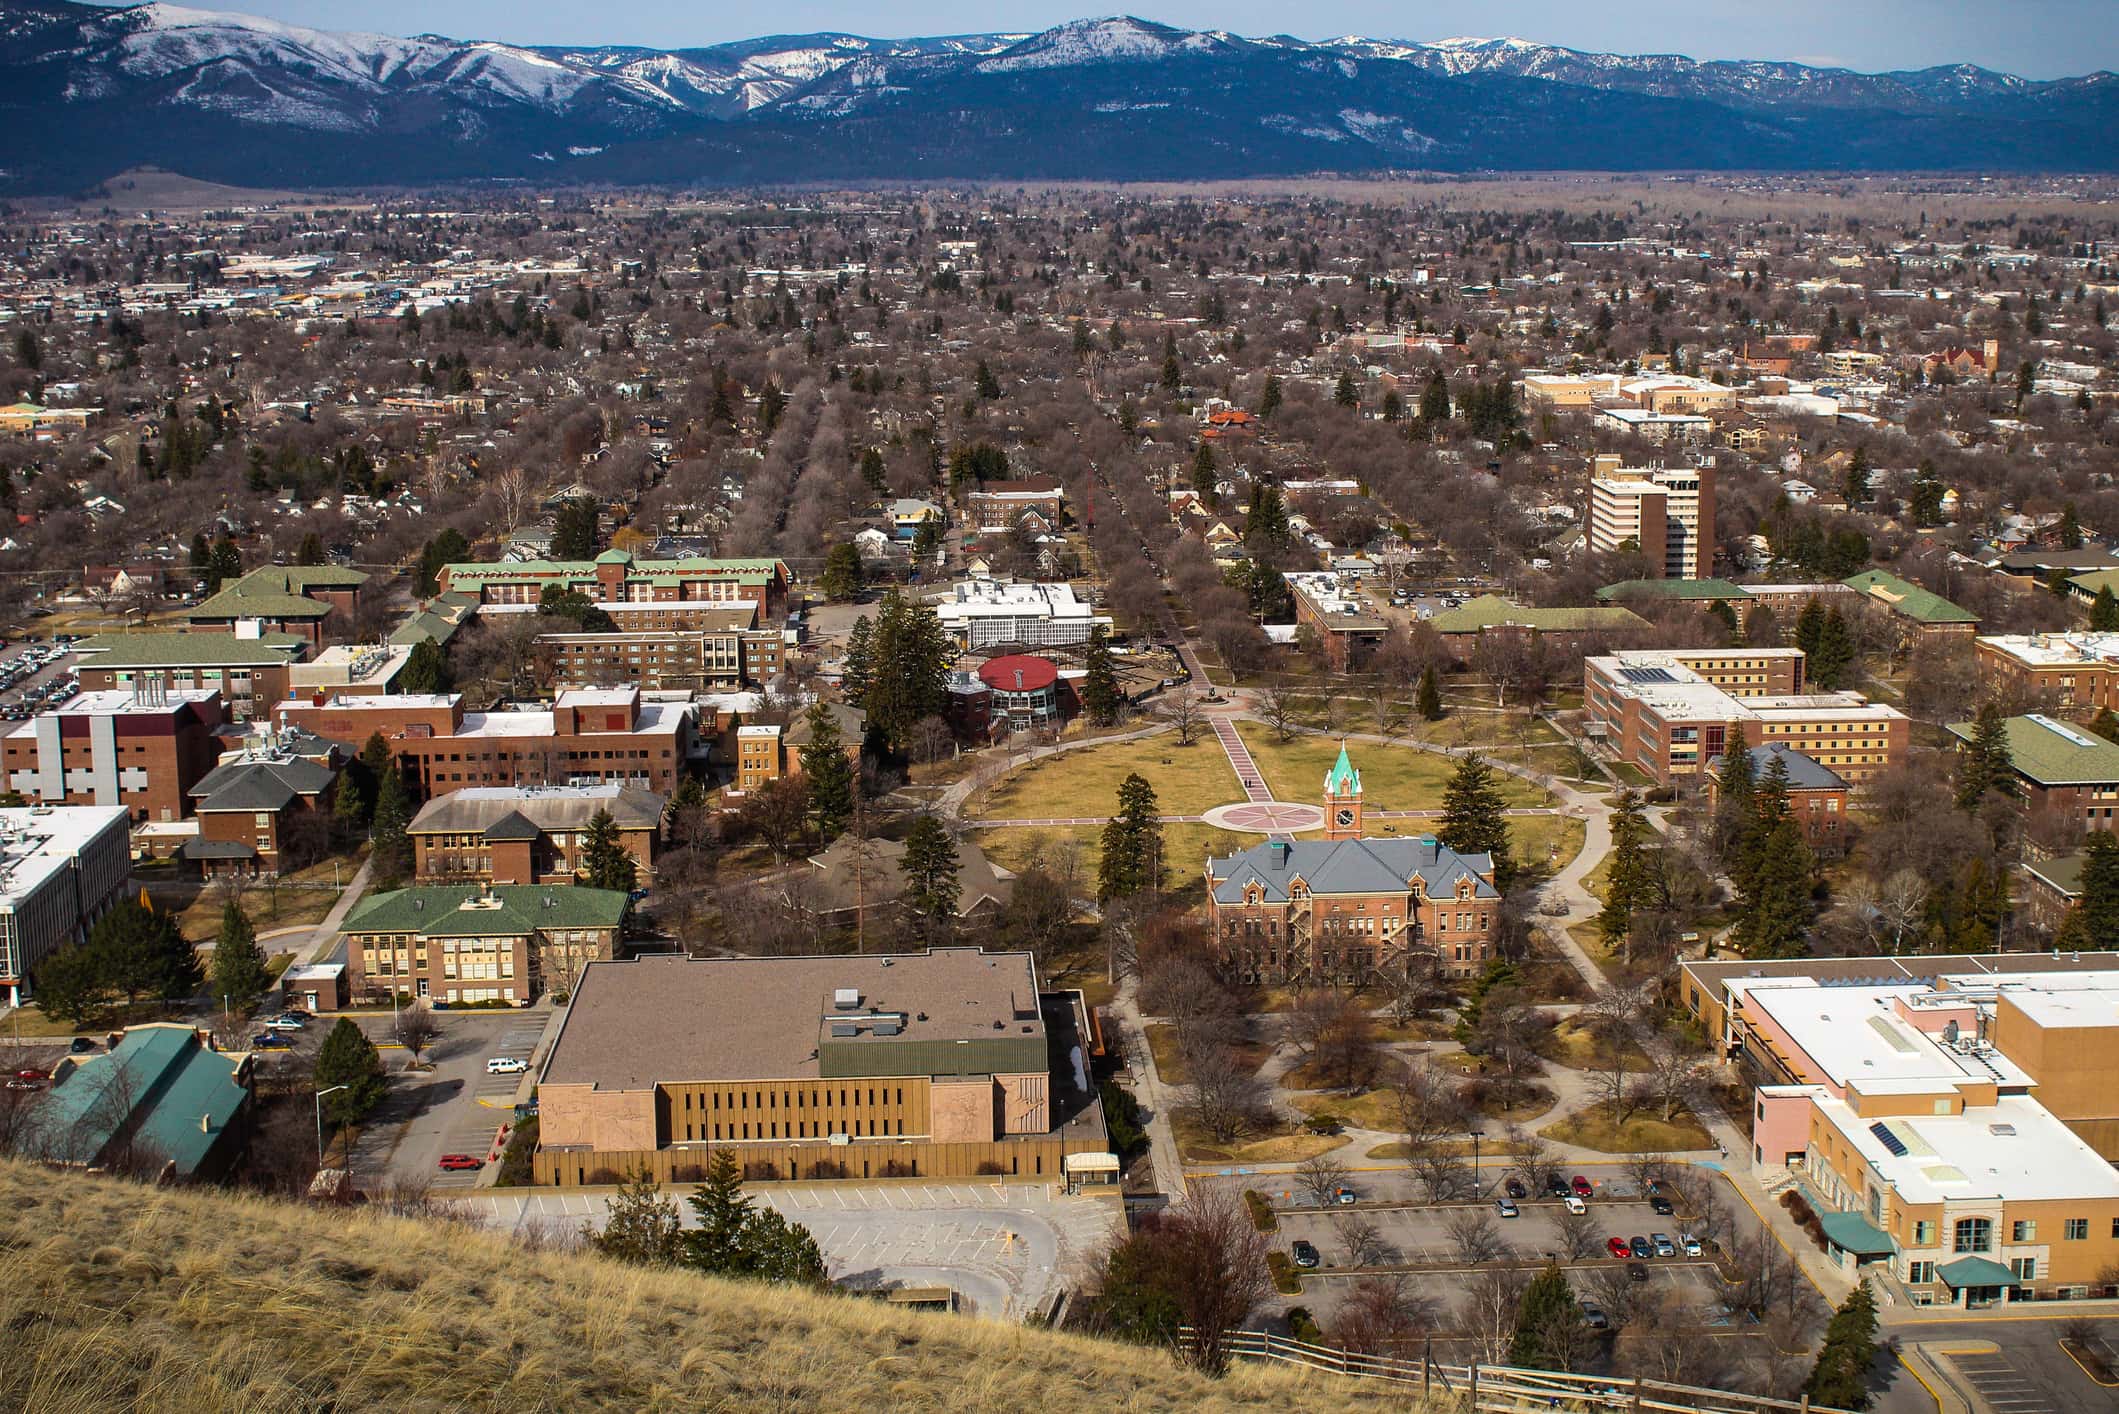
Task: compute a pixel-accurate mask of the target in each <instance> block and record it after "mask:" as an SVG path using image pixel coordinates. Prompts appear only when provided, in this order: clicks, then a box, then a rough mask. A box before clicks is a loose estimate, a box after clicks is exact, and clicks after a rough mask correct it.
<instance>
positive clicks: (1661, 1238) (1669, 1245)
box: [1648, 1232, 1678, 1257]
mask: <svg viewBox="0 0 2119 1414" xmlns="http://www.w3.org/2000/svg"><path fill="white" fill-rule="evenodd" d="M1648 1240H1649V1241H1650V1242H1653V1243H1654V1244H1655V1254H1656V1256H1658V1257H1675V1256H1677V1254H1678V1248H1677V1244H1676V1243H1674V1242H1672V1241H1671V1240H1670V1234H1669V1233H1667V1232H1657V1233H1651V1234H1649V1237H1648Z"/></svg>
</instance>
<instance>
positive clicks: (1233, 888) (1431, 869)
mask: <svg viewBox="0 0 2119 1414" xmlns="http://www.w3.org/2000/svg"><path fill="white" fill-rule="evenodd" d="M1493 869H1494V862H1493V860H1492V858H1491V857H1489V856H1487V855H1484V854H1459V853H1457V852H1456V851H1455V850H1453V849H1451V848H1450V847H1449V846H1448V845H1445V844H1442V843H1440V842H1439V841H1437V840H1434V839H1430V838H1426V837H1420V838H1414V839H1372V840H1292V841H1281V840H1273V841H1268V842H1267V843H1265V844H1259V845H1253V846H1252V847H1251V848H1249V849H1247V850H1245V851H1244V852H1243V853H1241V854H1232V855H1230V856H1229V857H1228V858H1227V859H1210V860H1208V861H1207V870H1208V872H1209V873H1210V874H1211V875H1212V876H1213V877H1214V878H1215V879H1217V880H1219V881H1220V882H1219V883H1217V884H1215V886H1214V898H1215V900H1216V902H1219V903H1242V902H1243V891H1244V887H1245V886H1246V885H1247V884H1249V883H1251V882H1252V881H1253V880H1256V881H1257V882H1259V883H1260V884H1262V885H1264V887H1265V901H1266V902H1267V903H1284V902H1286V901H1287V897H1288V886H1289V885H1290V884H1291V883H1293V882H1294V881H1295V880H1296V879H1298V878H1299V879H1301V880H1302V881H1303V883H1304V884H1305V885H1307V886H1308V888H1309V891H1310V892H1311V893H1312V894H1382V893H1402V892H1404V891H1405V890H1407V889H1409V888H1411V887H1412V881H1413V879H1414V878H1415V877H1416V876H1417V877H1418V878H1420V879H1421V880H1423V881H1424V883H1425V885H1426V888H1427V892H1428V894H1429V896H1431V897H1435V896H1441V897H1448V896H1452V895H1454V894H1455V893H1456V891H1457V881H1458V880H1459V879H1461V878H1463V877H1465V876H1466V875H1469V876H1470V877H1471V878H1472V880H1473V881H1474V883H1473V888H1472V896H1473V897H1474V898H1482V899H1498V898H1500V897H1501V893H1500V890H1498V889H1496V888H1495V887H1494V886H1493V885H1492V884H1490V883H1488V882H1487V880H1486V877H1485V876H1486V875H1489V874H1491V873H1493Z"/></svg>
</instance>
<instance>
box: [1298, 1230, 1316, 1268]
mask: <svg viewBox="0 0 2119 1414" xmlns="http://www.w3.org/2000/svg"><path fill="white" fill-rule="evenodd" d="M1293 1250H1294V1254H1295V1265H1296V1266H1298V1267H1301V1268H1302V1269H1303V1270H1304V1271H1308V1270H1309V1269H1310V1268H1312V1267H1314V1266H1316V1265H1317V1262H1318V1257H1317V1248H1316V1245H1315V1244H1314V1243H1310V1242H1306V1241H1304V1240H1303V1239H1302V1238H1299V1237H1298V1238H1296V1239H1295V1246H1294V1249H1293Z"/></svg>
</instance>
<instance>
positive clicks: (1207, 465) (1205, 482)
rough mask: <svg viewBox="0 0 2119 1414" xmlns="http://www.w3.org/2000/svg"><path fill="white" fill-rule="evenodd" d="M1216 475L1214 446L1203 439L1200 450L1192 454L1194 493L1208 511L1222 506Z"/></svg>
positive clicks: (1200, 442)
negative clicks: (1216, 485)
mask: <svg viewBox="0 0 2119 1414" xmlns="http://www.w3.org/2000/svg"><path fill="white" fill-rule="evenodd" d="M1216 475H1217V468H1216V467H1215V465H1214V444H1213V443H1212V442H1209V441H1207V440H1206V439H1205V438H1204V437H1202V438H1201V439H1200V441H1199V450H1198V451H1196V452H1194V453H1193V454H1192V493H1193V494H1194V495H1196V496H1198V497H1199V499H1200V501H1201V503H1203V504H1204V505H1205V506H1206V508H1207V509H1208V510H1213V509H1214V508H1215V507H1216V506H1218V505H1220V504H1221V493H1219V492H1218V491H1216V490H1215V489H1214V482H1215V477H1216Z"/></svg>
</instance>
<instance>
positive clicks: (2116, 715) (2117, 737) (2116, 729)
mask: <svg viewBox="0 0 2119 1414" xmlns="http://www.w3.org/2000/svg"><path fill="white" fill-rule="evenodd" d="M2090 730H2091V731H2093V732H2095V733H2096V734H2097V735H2098V736H2101V737H2103V738H2104V739H2105V740H2106V741H2110V742H2119V712H2114V711H2112V709H2111V708H2109V707H2105V708H2100V709H2099V710H2098V713H2097V715H2096V716H2095V717H2094V718H2092V719H2091V721H2090Z"/></svg>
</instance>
